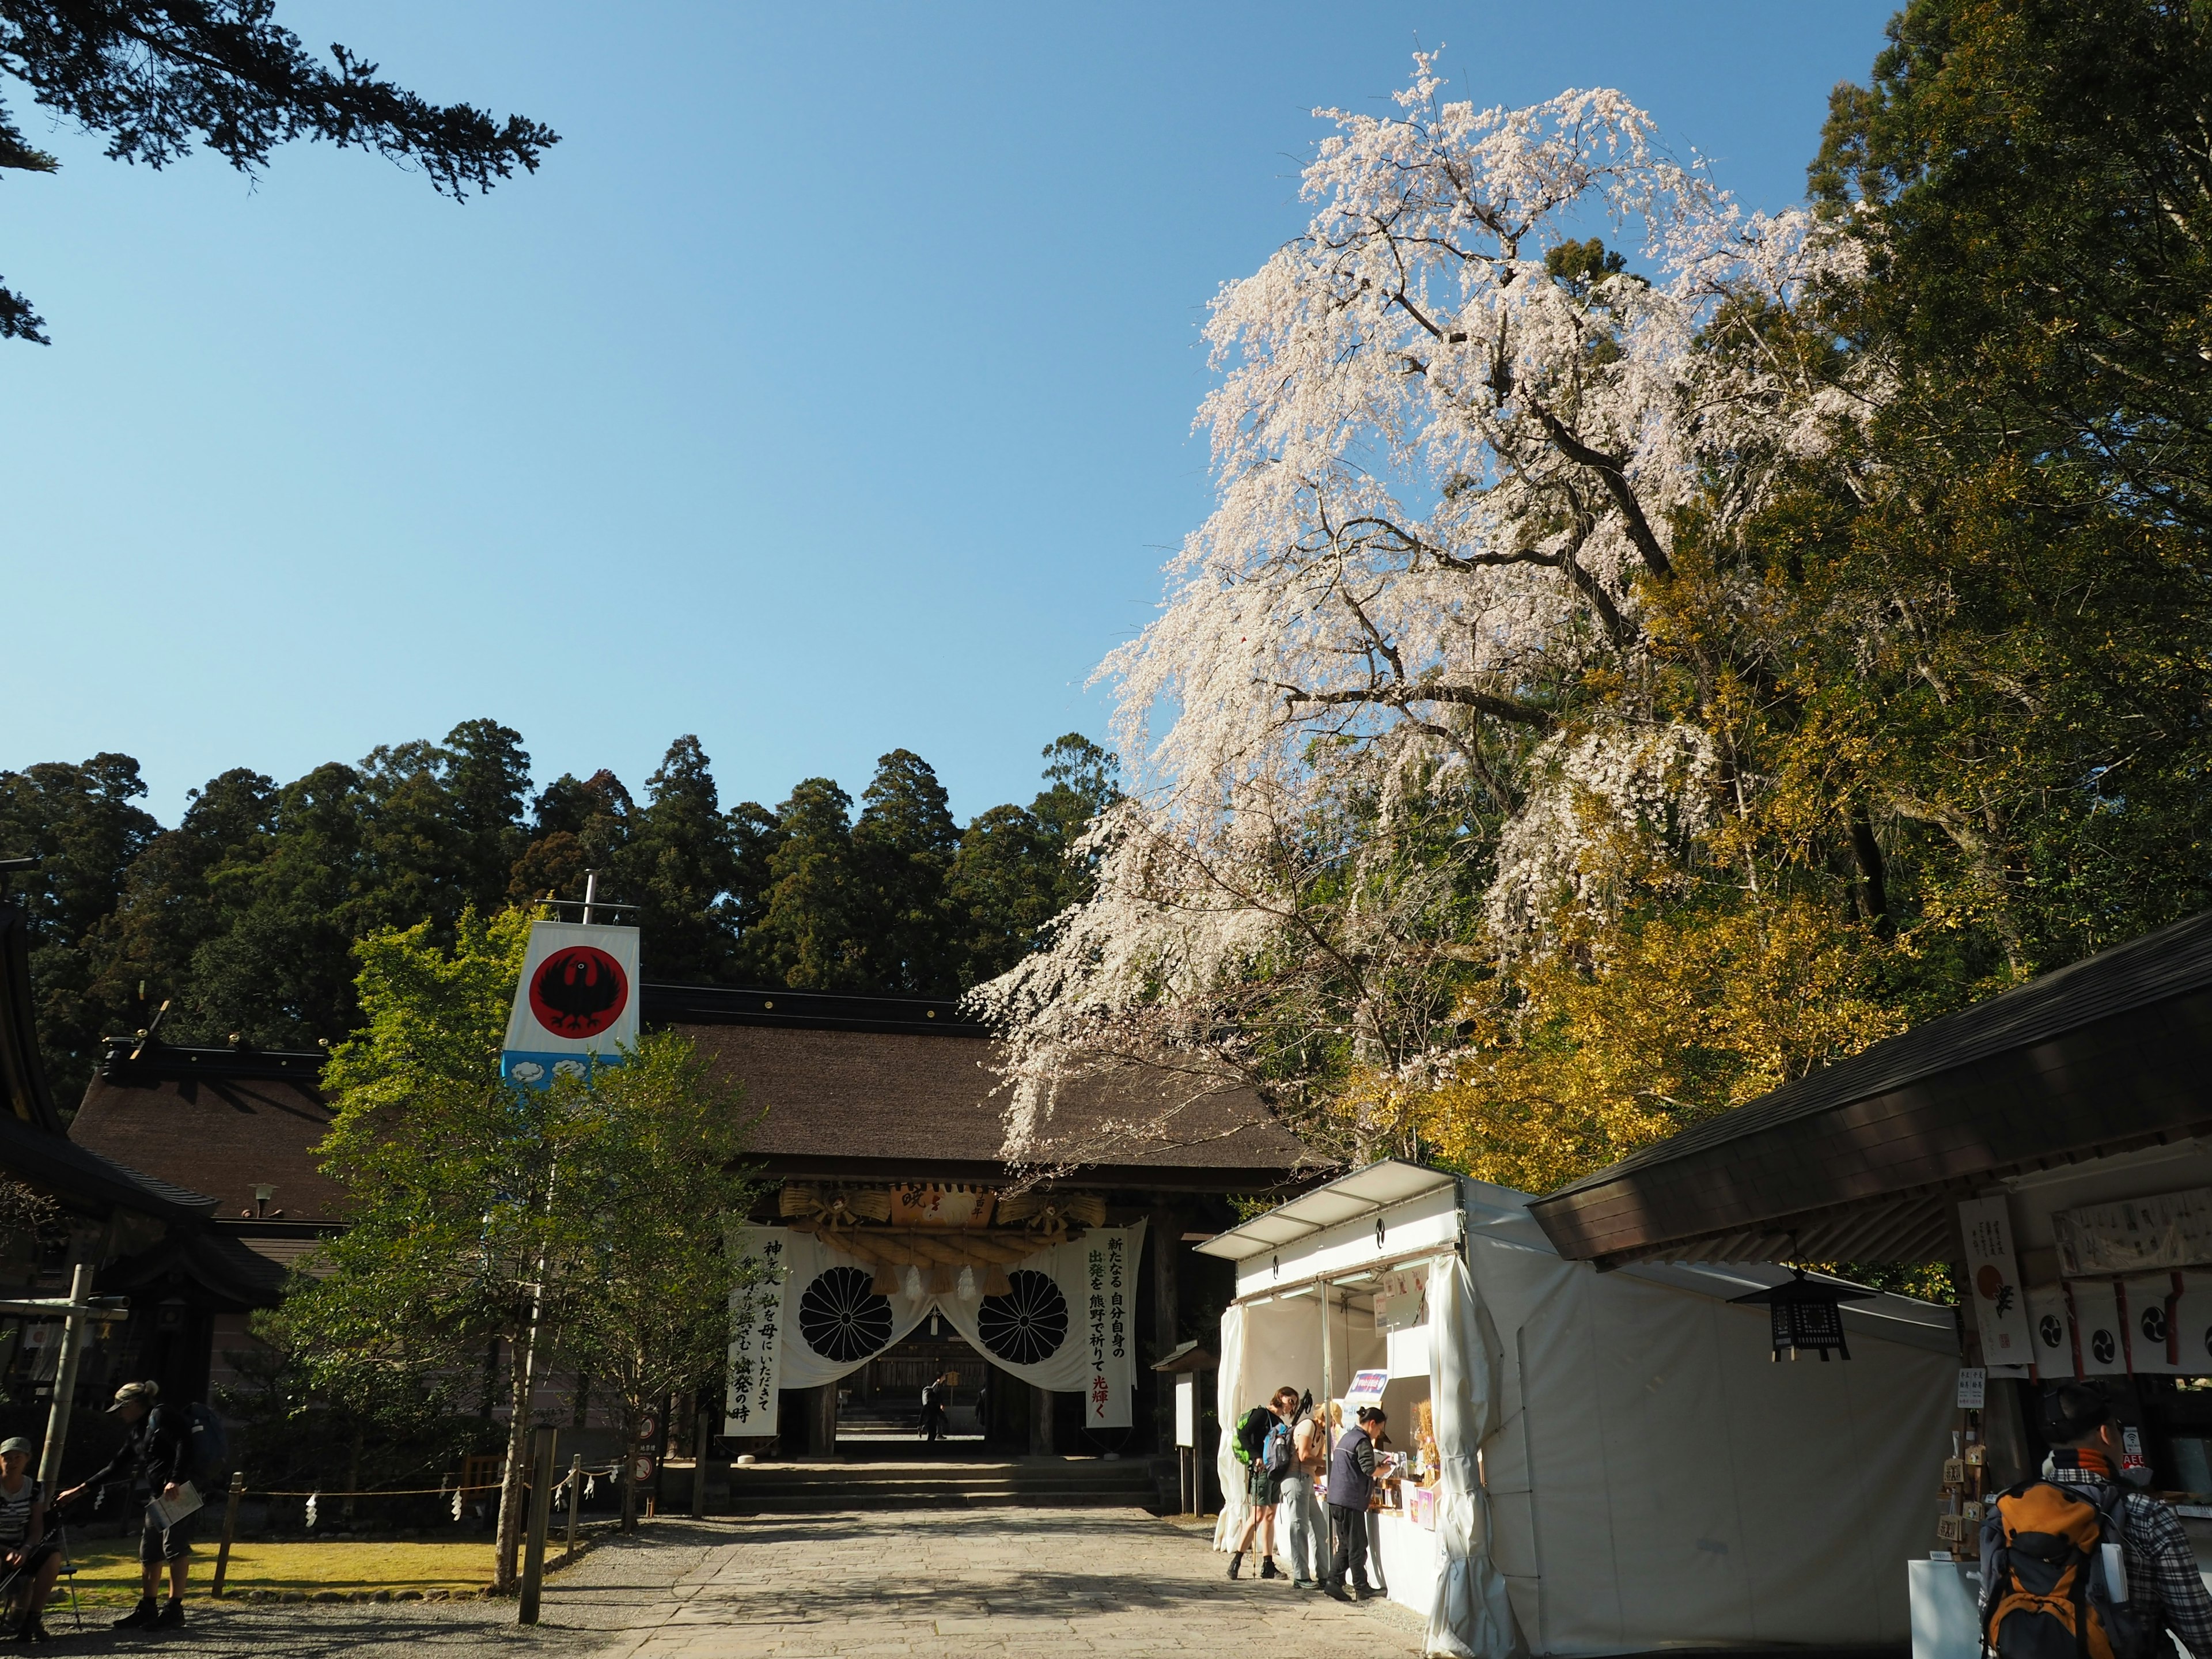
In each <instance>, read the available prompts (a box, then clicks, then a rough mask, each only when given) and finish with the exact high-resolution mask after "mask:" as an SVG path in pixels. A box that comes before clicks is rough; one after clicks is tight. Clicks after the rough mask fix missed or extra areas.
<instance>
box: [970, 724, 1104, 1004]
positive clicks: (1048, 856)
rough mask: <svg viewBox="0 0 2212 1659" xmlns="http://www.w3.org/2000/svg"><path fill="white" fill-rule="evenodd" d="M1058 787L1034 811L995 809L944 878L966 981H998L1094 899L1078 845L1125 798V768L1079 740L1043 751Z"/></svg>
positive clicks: (980, 820) (981, 817) (974, 829)
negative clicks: (1058, 920) (1054, 925)
mask: <svg viewBox="0 0 2212 1659" xmlns="http://www.w3.org/2000/svg"><path fill="white" fill-rule="evenodd" d="M1044 758H1045V761H1046V766H1045V770H1044V775H1045V781H1047V783H1048V784H1049V785H1050V786H1051V787H1049V788H1048V789H1046V790H1044V791H1043V792H1042V793H1040V794H1039V795H1038V796H1037V797H1036V799H1035V800H1033V801H1031V802H1030V804H1029V805H1028V806H1027V807H1026V808H1024V807H1019V806H1012V805H1007V806H994V807H993V808H991V810H990V811H987V812H982V813H979V814H977V816H976V817H975V821H974V822H973V823H969V826H968V828H967V829H965V830H963V831H962V832H961V836H960V848H959V851H958V852H957V854H955V855H954V857H953V860H952V867H951V872H950V873H949V875H948V877H947V880H946V902H947V903H948V905H949V907H950V908H951V913H952V927H953V929H954V942H955V944H956V946H957V949H958V951H959V952H960V976H961V979H962V981H963V983H964V984H968V985H974V984H977V983H979V982H981V981H984V980H987V979H990V978H993V977H994V976H995V975H1000V974H1002V973H1004V972H1006V969H1009V968H1011V967H1012V966H1013V965H1014V963H1017V962H1018V961H1020V960H1021V958H1022V957H1024V956H1026V955H1028V954H1029V953H1030V951H1034V950H1036V949H1037V948H1038V947H1039V946H1040V945H1042V944H1043V942H1044V939H1045V929H1046V927H1047V926H1048V924H1049V923H1050V922H1051V921H1052V919H1053V918H1054V916H1056V915H1059V914H1060V912H1061V911H1063V910H1065V909H1066V908H1067V907H1068V906H1069V905H1071V904H1077V903H1080V902H1082V901H1083V900H1084V899H1085V898H1087V897H1089V896H1090V893H1091V866H1092V860H1089V859H1087V858H1084V857H1080V856H1079V854H1078V852H1077V845H1076V844H1077V842H1079V841H1080V840H1081V838H1082V836H1083V835H1084V832H1085V830H1087V829H1089V828H1090V826H1091V821H1092V820H1093V819H1095V818H1096V817H1097V816H1098V815H1099V814H1100V813H1101V812H1103V811H1105V810H1106V809H1107V808H1108V807H1109V806H1111V805H1113V804H1114V803H1115V801H1117V800H1119V799H1121V770H1120V766H1119V763H1117V762H1116V761H1115V758H1114V757H1113V756H1112V755H1111V754H1110V753H1109V752H1108V751H1107V750H1103V749H1102V748H1100V747H1099V746H1098V745H1097V744H1095V743H1092V742H1091V740H1090V739H1089V738H1085V737H1084V736H1083V735H1082V734H1081V733H1079V732H1069V733H1068V734H1067V735H1066V736H1065V737H1062V738H1055V739H1054V741H1053V742H1051V743H1049V744H1046V745H1045V750H1044Z"/></svg>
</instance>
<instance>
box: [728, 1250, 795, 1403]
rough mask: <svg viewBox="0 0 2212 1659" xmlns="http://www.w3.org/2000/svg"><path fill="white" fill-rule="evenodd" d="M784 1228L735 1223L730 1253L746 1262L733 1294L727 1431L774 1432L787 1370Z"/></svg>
mask: <svg viewBox="0 0 2212 1659" xmlns="http://www.w3.org/2000/svg"><path fill="white" fill-rule="evenodd" d="M785 1238H786V1234H785V1232H784V1230H783V1229H782V1228H781V1227H735V1228H732V1229H731V1231H730V1240H729V1248H730V1252H731V1254H732V1255H734V1256H735V1257H736V1258H737V1259H738V1261H739V1262H740V1263H742V1264H743V1267H744V1273H743V1275H742V1281H741V1282H740V1283H739V1284H738V1285H737V1286H736V1287H735V1288H734V1289H732V1291H731V1292H730V1371H729V1377H728V1382H727V1387H726V1391H725V1395H724V1398H723V1401H722V1432H723V1433H724V1434H726V1435H750V1436H759V1435H771V1434H774V1433H775V1395H776V1389H778V1388H779V1387H780V1386H781V1373H782V1370H783V1366H782V1360H783V1285H784V1281H785V1280H786V1279H788V1278H789V1277H790V1267H789V1264H788V1263H787V1261H785V1260H784V1251H785V1248H786V1247H785V1242H784V1241H785Z"/></svg>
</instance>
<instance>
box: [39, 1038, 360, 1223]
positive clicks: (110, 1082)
mask: <svg viewBox="0 0 2212 1659" xmlns="http://www.w3.org/2000/svg"><path fill="white" fill-rule="evenodd" d="M324 1059H325V1056H324V1055H322V1054H319V1053H315V1054H281V1053H269V1052H265V1051H263V1052H256V1051H252V1050H245V1051H241V1050H237V1049H229V1048H171V1047H169V1046H168V1045H167V1044H160V1043H155V1044H146V1045H142V1046H141V1047H140V1048H139V1049H138V1051H137V1055H136V1057H135V1058H134V1057H133V1056H132V1054H131V1052H130V1051H129V1050H127V1049H124V1048H116V1049H112V1050H111V1051H110V1053H109V1055H108V1058H107V1060H106V1063H105V1064H103V1065H102V1066H101V1067H100V1072H99V1073H98V1075H96V1076H95V1077H94V1079H93V1080H92V1082H91V1084H90V1085H89V1086H88V1088H87V1089H86V1090H85V1094H84V1103H83V1104H82V1105H81V1106H79V1107H78V1108H77V1112H76V1118H75V1120H74V1121H72V1122H71V1123H70V1139H72V1140H74V1141H75V1142H76V1144H77V1145H78V1146H82V1147H85V1148H87V1149H88V1150H89V1151H91V1152H98V1153H101V1154H104V1155H106V1157H108V1158H115V1159H118V1160H127V1161H129V1162H130V1164H131V1165H132V1167H134V1168H136V1169H140V1170H145V1171H146V1172H147V1173H148V1174H149V1175H151V1176H157V1177H159V1178H160V1179H161V1180H163V1181H167V1182H174V1183H176V1184H177V1185H179V1186H183V1187H190V1188H194V1189H196V1190H197V1191H199V1192H203V1193H206V1194H209V1195H210V1197H211V1198H212V1199H213V1200H214V1205H213V1209H214V1214H215V1217H216V1219H218V1220H221V1221H226V1222H234V1221H236V1220H238V1219H239V1218H240V1216H241V1215H242V1214H250V1213H252V1212H253V1210H254V1208H255V1204H254V1194H253V1189H254V1187H255V1186H256V1184H266V1185H269V1186H272V1187H274V1188H276V1193H275V1194H274V1196H272V1197H271V1198H270V1208H271V1209H272V1210H282V1211H283V1212H284V1217H285V1218H286V1219H287V1220H289V1221H295V1222H301V1221H307V1222H313V1221H330V1220H336V1219H337V1218H339V1217H340V1215H341V1213H342V1209H343V1189H342V1188H340V1187H339V1186H338V1184H337V1182H334V1181H332V1180H331V1179H330V1178H329V1177H328V1176H325V1175H324V1174H323V1172H322V1171H321V1170H320V1169H319V1168H318V1167H317V1160H316V1158H315V1156H314V1147H315V1146H316V1144H317V1143H318V1142H319V1141H320V1140H321V1139H322V1138H323V1136H324V1134H325V1133H326V1132H327V1130H328V1128H329V1126H330V1121H331V1109H330V1108H329V1107H328V1106H327V1105H325V1103H324V1101H323V1096H322V1091H321V1090H320V1089H319V1088H318V1087H317V1086H316V1078H317V1077H318V1075H319V1073H320V1072H321V1069H322V1065H323V1061H324Z"/></svg>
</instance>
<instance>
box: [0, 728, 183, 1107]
mask: <svg viewBox="0 0 2212 1659" xmlns="http://www.w3.org/2000/svg"><path fill="white" fill-rule="evenodd" d="M144 793H146V786H145V785H144V784H143V782H141V781H140V780H139V777H138V763H137V762H136V761H134V760H132V759H131V757H129V756H128V755H94V757H92V758H91V759H90V760H88V761H86V762H85V763H83V764H82V765H81V766H72V765H69V764H66V763H60V762H55V763H48V764H43V765H38V766H32V767H28V768H27V769H24V770H23V771H21V772H6V773H0V858H35V859H37V860H39V865H38V867H37V868H36V869H34V870H28V871H22V872H17V873H16V874H15V875H14V876H13V877H11V878H9V888H10V890H11V891H12V892H13V894H14V895H15V899H16V902H19V903H20V904H21V906H22V907H23V910H24V912H25V914H26V915H27V918H28V920H29V922H30V933H31V982H32V985H33V987H34V991H35V995H36V999H37V1008H38V1021H39V1037H40V1046H41V1047H42V1048H43V1049H44V1050H45V1052H46V1058H47V1061H48V1064H49V1065H51V1066H52V1067H53V1069H54V1072H55V1073H56V1074H57V1076H58V1078H59V1079H60V1080H61V1081H62V1082H63V1083H64V1085H66V1084H67V1083H69V1082H70V1081H72V1080H76V1081H79V1082H81V1081H82V1079H83V1078H85V1077H87V1076H88V1075H90V1073H91V1068H92V1065H93V1062H94V1060H95V1058H96V1057H97V1049H98V1045H99V1040H100V1036H101V1031H100V1023H101V1020H102V1018H103V1011H102V1010H101V1008H100V1005H99V1003H98V1002H97V1001H96V1000H94V996H93V987H94V981H95V980H96V979H97V978H98V977H99V976H100V969H99V965H98V963H99V958H98V956H97V954H96V951H95V948H94V943H93V934H94V930H95V929H96V928H97V927H98V926H99V925H100V922H101V921H102V920H103V919H104V918H106V916H108V915H111V914H112V912H113V911H114V909H115V908H116V905H117V903H118V901H119V899H120V898H121V896H122V893H123V890H124V887H125V883H126V881H127V879H128V876H129V872H130V871H131V867H132V866H133V864H134V862H135V861H136V860H137V859H138V858H139V857H140V856H141V855H142V854H143V853H144V852H145V851H146V849H147V848H148V846H149V843H151V842H153V841H154V840H155V836H157V835H158V834H159V832H160V829H161V826H160V825H159V824H158V823H155V820H154V817H153V815H152V814H151V813H149V812H148V811H145V810H144V809H143V807H140V806H137V805H134V804H133V803H135V802H136V801H137V799H138V798H139V797H140V796H141V795H143V794H144ZM143 1023H144V1022H143V1020H140V1021H138V1022H137V1024H143ZM58 1097H59V1098H60V1099H61V1100H62V1101H63V1102H64V1103H74V1097H73V1096H72V1095H71V1093H70V1091H69V1090H68V1089H67V1088H66V1087H64V1088H63V1089H61V1090H59V1091H58Z"/></svg>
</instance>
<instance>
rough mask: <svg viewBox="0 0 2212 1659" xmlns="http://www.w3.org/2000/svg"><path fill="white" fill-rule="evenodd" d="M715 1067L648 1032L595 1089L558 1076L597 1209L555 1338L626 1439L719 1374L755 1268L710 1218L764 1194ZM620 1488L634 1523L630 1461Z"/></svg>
mask: <svg viewBox="0 0 2212 1659" xmlns="http://www.w3.org/2000/svg"><path fill="white" fill-rule="evenodd" d="M710 1071H711V1068H710V1066H709V1065H708V1062H707V1061H706V1060H703V1059H702V1058H701V1057H700V1056H699V1055H698V1054H696V1053H695V1052H693V1050H692V1048H691V1045H690V1042H689V1041H688V1040H684V1039H679V1038H674V1037H670V1036H648V1037H647V1038H646V1039H645V1040H644V1042H641V1043H640V1044H639V1045H638V1048H637V1049H636V1051H635V1053H634V1054H631V1055H630V1056H629V1060H627V1061H626V1062H625V1063H624V1064H623V1065H622V1066H617V1067H614V1068H612V1069H611V1070H603V1071H601V1072H599V1073H598V1074H597V1075H596V1077H595V1078H594V1079H592V1082H591V1084H590V1085H589V1086H588V1087H587V1086H586V1085H583V1084H581V1083H578V1082H574V1081H572V1080H568V1079H563V1080H562V1081H561V1082H560V1083H558V1084H556V1085H555V1106H556V1109H559V1110H564V1111H566V1112H568V1114H569V1115H570V1121H569V1125H568V1132H569V1133H570V1136H571V1137H572V1140H573V1144H574V1147H575V1150H574V1152H572V1153H570V1154H569V1158H568V1164H566V1165H564V1169H565V1170H568V1171H570V1172H572V1173H573V1175H574V1179H575V1180H576V1182H577V1183H578V1188H577V1190H578V1191H579V1193H580V1194H586V1195H588V1197H589V1199H590V1200H591V1201H592V1203H593V1204H595V1206H596V1207H595V1208H594V1209H593V1210H592V1217H591V1227H590V1231H589V1233H588V1236H586V1237H584V1238H583V1239H581V1240H580V1244H579V1247H578V1248H577V1249H576V1250H575V1251H574V1254H572V1255H569V1256H568V1257H567V1258H566V1260H565V1267H566V1270H567V1274H568V1281H569V1282H570V1283H572V1284H573V1285H574V1286H575V1287H576V1289H575V1293H574V1294H571V1295H567V1296H564V1297H562V1302H561V1309H560V1320H559V1324H558V1328H557V1329H556V1331H555V1333H554V1340H555V1343H556V1346H557V1348H558V1350H559V1352H561V1353H562V1356H563V1357H564V1358H565V1359H566V1361H567V1363H568V1364H572V1365H574V1366H575V1367H576V1368H577V1369H578V1370H580V1371H582V1372H583V1373H585V1374H586V1375H587V1376H590V1377H591V1378H592V1383H593V1384H594V1391H595V1392H596V1393H598V1394H599V1395H600V1396H601V1397H603V1398H605V1399H609V1400H611V1401H614V1402H615V1404H616V1407H617V1413H616V1414H617V1417H618V1418H619V1419H620V1421H621V1424H622V1427H623V1437H622V1443H623V1444H624V1445H635V1443H637V1436H638V1430H639V1427H640V1425H641V1424H642V1423H643V1421H644V1419H645V1418H646V1417H647V1414H648V1413H652V1412H653V1411H656V1410H658V1409H659V1406H660V1403H661V1402H662V1401H665V1400H666V1399H668V1398H669V1397H670V1396H671V1395H688V1394H690V1392H691V1391H692V1390H693V1389H698V1388H701V1387H703V1386H705V1385H706V1384H707V1383H709V1382H711V1381H712V1380H713V1379H714V1378H715V1377H716V1376H719V1375H720V1371H721V1369H722V1366H723V1364H724V1362H725V1360H726V1358H727V1355H728V1349H729V1340H730V1334H729V1306H730V1296H731V1293H732V1291H734V1290H736V1289H737V1288H738V1285H740V1284H741V1283H743V1282H744V1279H745V1277H746V1275H747V1274H748V1273H750V1272H752V1271H754V1269H753V1268H751V1267H750V1266H749V1265H748V1264H747V1263H746V1261H745V1260H744V1257H743V1256H742V1255H738V1254H736V1253H733V1252H732V1251H731V1250H730V1249H727V1248H726V1245H727V1243H728V1239H727V1235H726V1230H725V1229H722V1228H718V1227H716V1226H714V1225H710V1222H709V1220H708V1218H714V1217H722V1218H729V1219H730V1220H731V1221H732V1222H734V1221H735V1220H737V1219H738V1218H742V1217H744V1215H745V1213H746V1212H748V1211H749V1210H750V1208H751V1207H752V1203H753V1200H754V1197H755V1195H756V1194H755V1192H754V1190H753V1188H751V1187H750V1186H749V1185H748V1184H747V1182H746V1180H745V1178H744V1174H743V1173H742V1171H741V1170H739V1169H738V1158H739V1156H740V1155H741V1154H742V1153H743V1152H744V1140H745V1136H746V1133H747V1132H748V1131H749V1129H750V1126H751V1123H752V1121H753V1119H752V1117H751V1116H750V1115H749V1114H748V1113H746V1112H745V1111H744V1109H743V1103H742V1102H741V1101H740V1100H739V1099H738V1097H736V1096H735V1095H733V1094H732V1093H731V1092H730V1091H727V1090H726V1089H723V1088H721V1087H720V1086H718V1085H716V1084H715V1083H714V1080H713V1078H712V1076H711V1075H710ZM622 1487H623V1526H624V1527H625V1528H629V1527H630V1526H633V1525H635V1522H636V1518H637V1486H636V1482H635V1480H634V1479H632V1478H631V1476H630V1473H629V1472H627V1471H626V1472H625V1474H624V1478H623V1483H622Z"/></svg>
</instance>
